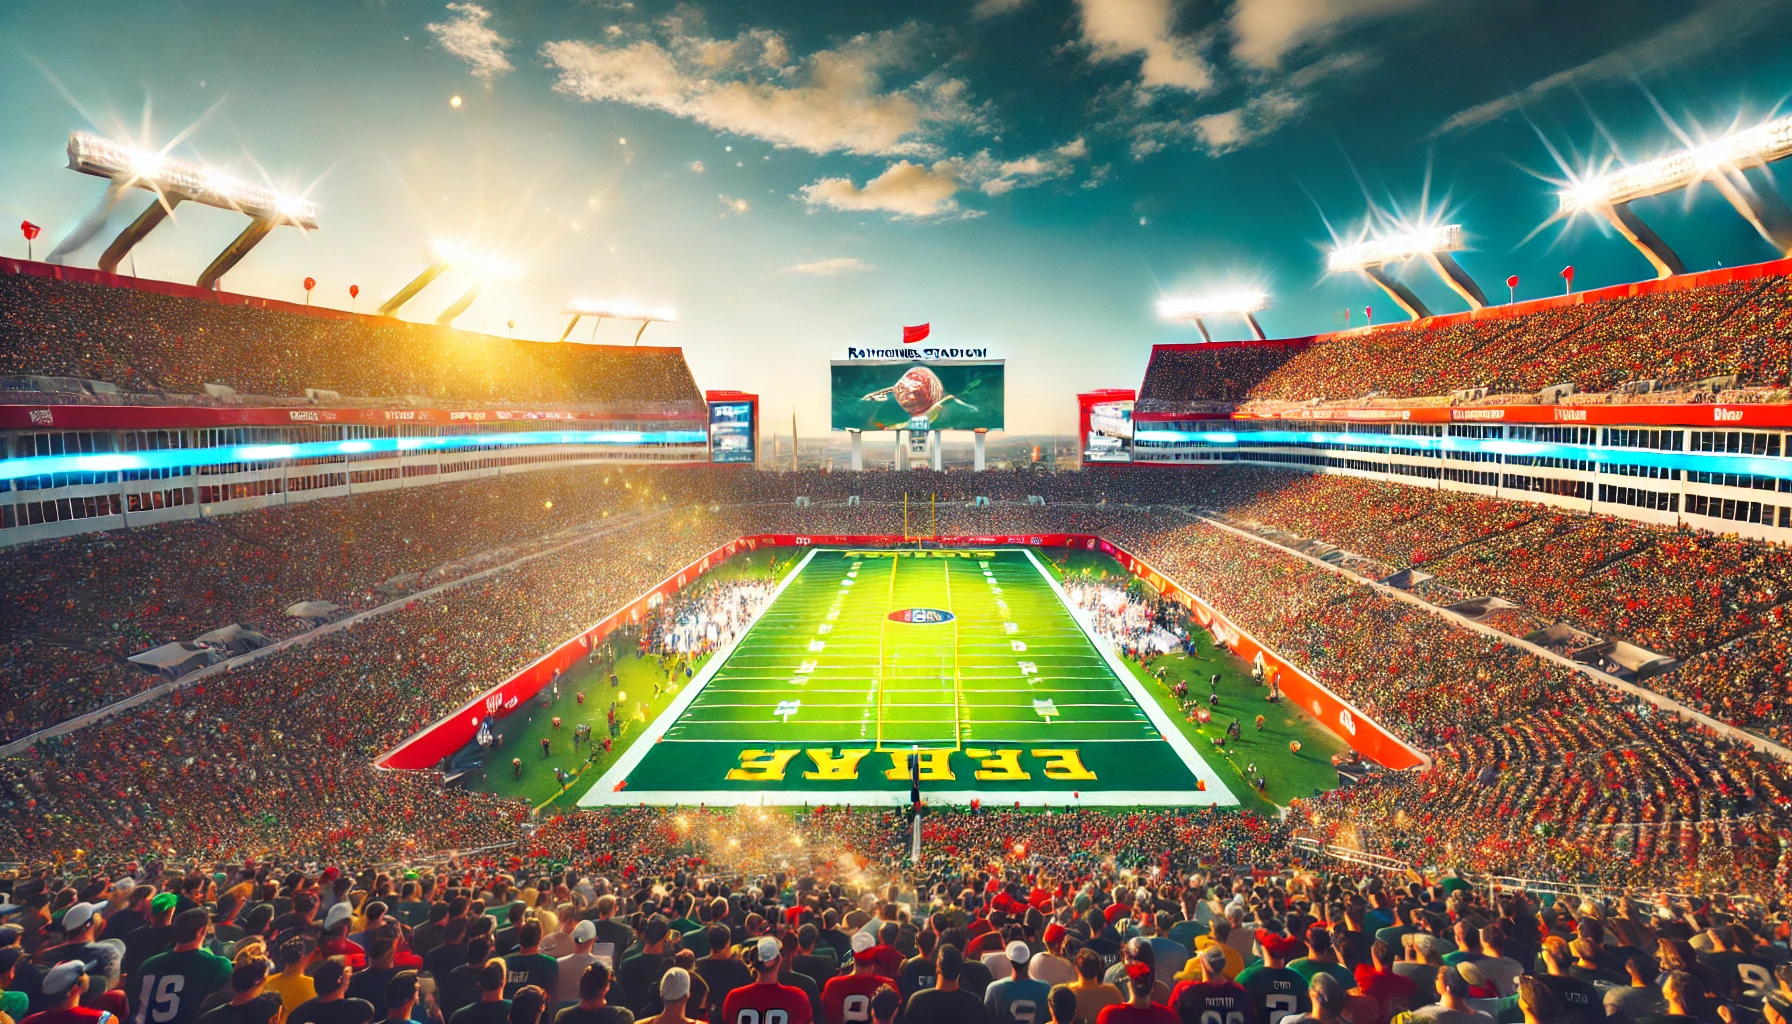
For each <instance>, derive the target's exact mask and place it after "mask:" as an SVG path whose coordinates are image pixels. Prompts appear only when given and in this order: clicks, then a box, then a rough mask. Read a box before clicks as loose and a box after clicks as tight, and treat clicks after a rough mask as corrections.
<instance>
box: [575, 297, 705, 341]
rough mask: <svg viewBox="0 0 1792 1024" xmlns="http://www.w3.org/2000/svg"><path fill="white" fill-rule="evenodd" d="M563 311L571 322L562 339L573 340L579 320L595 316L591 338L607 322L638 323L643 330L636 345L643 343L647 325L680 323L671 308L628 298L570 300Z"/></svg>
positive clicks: (639, 332)
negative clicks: (599, 326) (646, 304)
mask: <svg viewBox="0 0 1792 1024" xmlns="http://www.w3.org/2000/svg"><path fill="white" fill-rule="evenodd" d="M560 312H562V313H564V314H566V315H567V316H570V317H571V318H572V319H571V320H568V321H567V322H566V330H564V331H561V332H560V340H561V341H565V340H567V339H568V338H570V337H572V329H573V328H574V327H577V326H578V325H579V318H580V317H586V316H588V317H593V318H595V320H594V322H593V323H592V325H591V336H592V337H593V338H596V337H597V328H598V325H599V324H601V323H603V322H604V321H605V320H628V321H630V322H639V323H640V324H641V329H640V330H638V331H636V332H635V344H637V345H639V344H640V343H641V335H643V334H646V333H647V325H648V324H670V323H676V322H677V321H678V313H677V311H676V310H673V309H672V308H670V307H668V306H644V305H642V304H640V303H638V302H629V301H627V300H625V299H570V300H568V301H567V303H566V305H564V306H562V307H560Z"/></svg>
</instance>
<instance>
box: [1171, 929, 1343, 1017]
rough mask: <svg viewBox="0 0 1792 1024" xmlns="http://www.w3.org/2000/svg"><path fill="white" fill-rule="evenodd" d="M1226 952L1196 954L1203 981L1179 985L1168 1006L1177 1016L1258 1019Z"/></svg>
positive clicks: (1213, 949) (1217, 947)
mask: <svg viewBox="0 0 1792 1024" xmlns="http://www.w3.org/2000/svg"><path fill="white" fill-rule="evenodd" d="M1227 948H1228V947H1225V946H1222V945H1220V944H1218V943H1214V944H1212V945H1209V946H1208V947H1207V948H1206V949H1203V950H1202V951H1201V952H1199V953H1197V954H1195V958H1194V960H1193V961H1191V964H1192V965H1193V966H1194V967H1195V968H1196V969H1197V970H1199V971H1200V972H1201V976H1200V978H1199V979H1197V980H1192V981H1184V982H1179V983H1178V984H1177V985H1176V990H1175V991H1174V992H1172V993H1170V1003H1169V1006H1170V1009H1172V1010H1175V1011H1176V1015H1177V1016H1179V1017H1181V1018H1182V1019H1183V1020H1206V1019H1207V1017H1206V1015H1207V1013H1208V1012H1209V1011H1212V1012H1213V1013H1214V1014H1216V1015H1217V1017H1216V1019H1218V1020H1238V1021H1240V1022H1241V1024H1251V1020H1252V1019H1253V1018H1254V1017H1255V1016H1256V1014H1255V1012H1254V1010H1253V1007H1254V1005H1255V1004H1254V1002H1253V1000H1252V999H1251V994H1250V993H1249V992H1247V991H1245V988H1244V986H1243V985H1240V984H1239V983H1237V982H1236V981H1231V980H1228V979H1227V978H1226V950H1227ZM1365 1024H1367V1022H1365Z"/></svg>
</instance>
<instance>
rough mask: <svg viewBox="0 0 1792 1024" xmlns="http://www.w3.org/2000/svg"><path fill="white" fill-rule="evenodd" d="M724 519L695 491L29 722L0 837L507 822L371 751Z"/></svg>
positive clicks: (401, 829)
mask: <svg viewBox="0 0 1792 1024" xmlns="http://www.w3.org/2000/svg"><path fill="white" fill-rule="evenodd" d="M740 532H741V530H740V525H739V523H738V522H737V521H735V520H733V519H732V518H730V517H728V516H727V515H725V514H724V515H718V514H713V513H710V512H708V511H707V510H703V509H680V510H677V511H675V512H670V513H666V514H663V515H661V516H657V517H653V518H651V519H644V520H643V521H641V522H640V523H638V524H635V525H632V526H629V527H627V528H625V529H624V530H623V531H621V532H617V533H613V534H610V535H608V536H604V537H602V538H599V539H596V540H592V541H588V542H584V543H576V544H572V545H570V546H568V547H566V548H564V549H562V550H559V551H556V552H554V553H551V554H547V555H544V556H543V557H542V558H540V559H537V560H535V561H532V562H529V563H527V564H525V565H523V566H520V567H518V568H515V569H512V570H511V571H508V572H504V573H500V574H497V575H493V576H488V577H485V578H483V579H480V580H477V581H473V582H470V583H468V584H466V585H464V586H461V587H458V588H455V589H452V590H447V591H443V592H441V593H439V594H436V595H435V596H433V597H429V598H427V599H423V598H415V599H412V600H411V601H410V602H408V603H407V604H406V605H405V606H404V607H403V608H402V609H401V610H398V611H394V612H391V613H388V614H385V615H382V616H378V617H375V618H372V619H368V620H366V621H364V622H362V623H359V624H357V625H355V626H353V627H352V628H349V629H346V630H342V631H339V632H335V633H331V634H329V635H326V636H322V637H318V638H316V639H314V640H312V641H310V642H309V643H307V644H304V645H301V646H299V647H295V648H292V649H290V650H288V651H284V652H281V653H279V654H277V655H274V656H271V657H267V658H263V659H261V660H259V661H255V662H252V663H250V664H249V665H247V666H244V667H241V668H239V669H237V670H236V671H233V672H230V673H228V674H225V675H220V676H214V677H211V678H209V679H204V680H201V681H199V682H196V683H194V684H193V685H192V686H190V687H188V688H186V689H182V690H177V691H176V692H174V693H171V694H169V695H167V696H164V697H162V698H159V699H157V700H153V701H150V702H147V703H145V704H142V705H139V706H138V707H136V708H133V709H131V710H129V711H126V712H124V713H122V714H118V715H115V716H112V717H110V718H107V719H105V720H103V721H101V722H99V723H97V724H94V725H91V726H88V727H87V728H84V729H80V730H77V731H75V732H72V733H69V734H67V735H65V736H62V737H58V738H54V739H47V740H43V741H41V742H39V743H38V744H36V745H35V746H34V747H33V748H32V749H31V751H30V752H29V754H28V755H26V756H21V757H17V758H12V759H9V760H6V761H0V812H4V815H3V816H4V821H3V822H0V849H6V850H10V851H15V852H16V853H18V854H20V855H27V854H28V853H29V855H30V856H31V857H33V858H36V857H40V856H56V855H60V856H65V857H66V856H70V855H71V854H72V851H74V850H76V849H84V850H86V851H88V852H89V853H90V854H91V853H94V852H101V851H103V852H105V853H108V854H130V855H138V854H147V853H150V852H153V851H163V850H167V849H175V850H182V851H188V852H201V853H203V854H204V855H207V856H237V857H241V856H255V855H259V854H261V853H262V852H263V851H268V850H292V851H308V852H312V853H313V854H315V855H319V856H321V855H326V854H328V853H331V852H339V851H344V850H355V851H361V852H363V853H365V854H366V855H369V856H372V855H376V854H377V855H380V856H387V855H395V854H400V853H403V852H406V851H414V850H416V849H419V848H420V849H438V848H447V847H459V846H470V845H477V844H478V843H479V842H484V841H488V840H491V839H493V838H505V837H507V836H512V835H514V831H515V828H516V825H517V822H518V821H519V820H520V818H521V816H522V815H523V813H524V812H525V811H526V808H522V807H520V806H518V805H513V804H509V803H504V802H499V801H493V800H488V799H486V798H483V797H480V796H477V795H466V794H458V793H456V794H450V795H447V796H443V795H440V794H435V793H434V792H433V787H432V786H431V785H429V784H428V783H426V782H424V781H423V780H422V779H420V778H413V777H412V776H411V775H410V774H409V773H402V772H396V773H394V772H384V771H379V770H376V769H374V768H373V767H372V765H371V762H372V760H373V758H374V757H376V756H377V755H378V754H380V753H381V752H382V751H384V750H386V749H388V748H390V747H392V746H393V745H395V744H396V743H397V742H398V741H400V740H402V739H403V738H405V737H406V736H408V735H409V734H411V733H412V732H414V731H416V730H417V729H420V728H422V727H423V726H424V725H427V724H428V723H430V722H432V721H434V720H435V719H437V718H439V717H440V716H441V715H442V714H443V713H444V712H445V711H448V710H450V709H452V708H454V707H456V706H458V705H459V704H461V703H463V702H465V701H467V700H469V699H471V698H472V697H474V696H475V695H477V694H479V693H481V692H483V691H485V690H486V689H487V688H489V687H491V686H492V685H494V684H496V683H498V682H500V681H502V680H503V679H505V678H507V677H508V676H509V675H510V674H511V673H512V672H514V671H516V670H518V669H520V668H522V667H523V666H525V665H528V664H529V663H531V662H533V661H534V660H535V659H536V658H538V657H539V656H540V655H542V654H543V653H546V652H547V651H548V650H550V649H552V648H553V647H555V646H558V645H559V644H560V643H561V642H563V641H564V640H565V639H566V638H567V637H569V636H571V635H573V634H574V633H576V632H578V631H579V630H582V629H584V628H586V627H588V626H590V625H591V624H592V623H594V622H597V621H598V620H600V619H602V618H603V617H604V616H605V615H606V614H608V613H609V612H610V611H611V610H613V609H615V608H617V607H619V606H621V605H622V604H624V603H626V602H627V601H629V600H631V599H632V598H634V597H636V596H638V595H639V594H640V593H641V592H642V591H644V590H646V589H647V588H648V587H649V586H651V585H652V584H653V583H656V582H658V581H659V580H661V579H664V578H665V577H666V576H668V575H670V574H671V573H673V572H675V571H677V570H678V569H680V568H682V567H683V566H684V565H686V564H688V563H689V562H691V561H692V560H694V559H695V558H697V557H699V556H701V555H702V554H704V553H705V552H707V551H709V550H711V549H713V548H714V547H715V546H717V545H718V544H720V543H722V542H724V541H726V540H728V539H731V538H733V537H736V536H739V534H740ZM195 792H198V793H204V794H206V796H205V797H204V798H200V799H192V798H189V797H190V795H191V794H193V793H195Z"/></svg>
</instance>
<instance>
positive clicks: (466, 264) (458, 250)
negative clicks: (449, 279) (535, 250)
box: [431, 242, 523, 281]
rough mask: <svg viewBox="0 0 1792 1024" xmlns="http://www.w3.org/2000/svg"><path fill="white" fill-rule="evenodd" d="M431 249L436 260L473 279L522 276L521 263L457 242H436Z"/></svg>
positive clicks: (503, 278) (511, 278)
mask: <svg viewBox="0 0 1792 1024" xmlns="http://www.w3.org/2000/svg"><path fill="white" fill-rule="evenodd" d="M431 251H433V252H434V253H435V256H436V259H437V260H439V261H441V262H443V263H446V264H448V265H449V266H451V267H453V268H454V269H455V270H457V271H459V272H460V273H461V274H463V275H465V276H466V277H469V278H473V279H475V280H479V281H514V280H516V279H518V278H520V277H522V276H523V265H522V264H520V263H513V262H511V261H510V260H504V259H499V258H497V257H495V256H492V255H491V254H489V253H482V252H478V251H476V250H474V249H471V248H469V247H467V246H465V245H462V244H461V243H459V242H437V243H435V244H434V245H433V246H431Z"/></svg>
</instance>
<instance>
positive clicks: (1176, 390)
mask: <svg viewBox="0 0 1792 1024" xmlns="http://www.w3.org/2000/svg"><path fill="white" fill-rule="evenodd" d="M1307 345H1308V342H1305V341H1290V342H1242V343H1232V344H1221V345H1160V346H1157V347H1156V348H1153V349H1152V350H1151V362H1150V364H1149V365H1147V366H1146V367H1145V380H1144V381H1143V382H1142V383H1141V384H1140V385H1139V400H1138V411H1139V412H1187V411H1194V410H1192V409H1191V408H1190V407H1191V406H1199V405H1201V404H1203V403H1212V402H1242V401H1244V400H1245V399H1246V398H1248V397H1250V395H1251V391H1252V389H1253V388H1255V387H1256V386H1257V385H1258V384H1259V383H1260V382H1261V381H1262V380H1263V379H1264V378H1266V377H1269V376H1270V375H1272V374H1274V373H1275V372H1276V371H1277V370H1279V369H1281V368H1282V366H1283V365H1284V364H1286V363H1287V362H1288V361H1289V360H1290V359H1293V358H1294V357H1295V356H1297V355H1299V354H1300V353H1301V352H1302V351H1304V350H1305V349H1306V348H1307Z"/></svg>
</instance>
